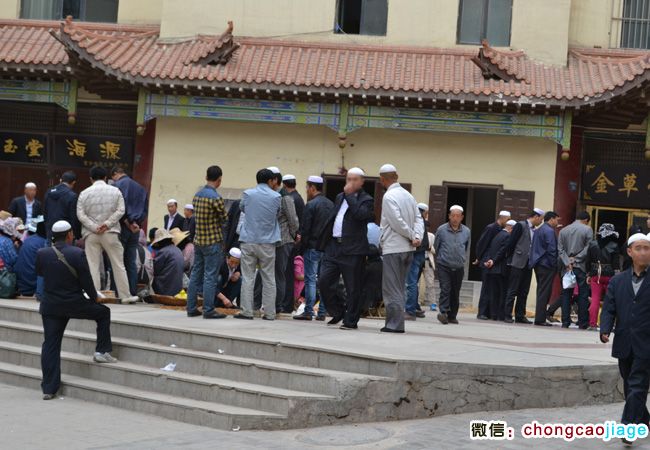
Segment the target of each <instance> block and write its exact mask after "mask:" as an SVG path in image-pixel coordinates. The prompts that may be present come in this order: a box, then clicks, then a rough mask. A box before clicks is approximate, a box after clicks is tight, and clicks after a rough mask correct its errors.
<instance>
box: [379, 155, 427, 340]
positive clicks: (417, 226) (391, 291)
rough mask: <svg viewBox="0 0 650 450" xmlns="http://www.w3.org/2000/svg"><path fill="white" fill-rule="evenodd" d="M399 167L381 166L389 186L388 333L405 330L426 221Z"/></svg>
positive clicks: (385, 234)
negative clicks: (408, 287) (410, 282)
mask: <svg viewBox="0 0 650 450" xmlns="http://www.w3.org/2000/svg"><path fill="white" fill-rule="evenodd" d="M398 179H399V176H398V175H397V169H396V168H395V166H393V165H392V164H384V165H383V166H381V168H380V169H379V182H380V183H381V185H382V186H383V187H384V189H386V193H385V194H384V198H383V200H382V202H381V224H380V226H381V248H382V254H383V257H382V268H383V274H382V283H381V290H382V294H383V298H384V307H385V309H386V323H385V325H384V327H383V328H382V329H381V331H382V332H385V333H404V308H405V306H406V291H405V289H404V287H405V284H406V274H407V272H408V269H409V267H410V266H411V262H412V261H413V252H414V251H415V249H416V248H417V247H419V246H420V244H421V243H422V236H423V235H424V232H425V230H424V221H423V220H422V216H421V215H420V211H419V210H418V206H417V203H416V202H415V198H413V196H412V195H411V194H410V192H409V191H407V190H406V189H404V188H403V187H402V186H401V185H400V184H399V183H398V182H397V180H398Z"/></svg>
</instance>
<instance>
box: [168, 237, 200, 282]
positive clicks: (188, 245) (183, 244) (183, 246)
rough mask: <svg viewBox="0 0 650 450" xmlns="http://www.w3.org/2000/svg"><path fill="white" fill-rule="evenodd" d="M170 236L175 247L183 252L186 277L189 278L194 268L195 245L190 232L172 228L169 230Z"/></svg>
mask: <svg viewBox="0 0 650 450" xmlns="http://www.w3.org/2000/svg"><path fill="white" fill-rule="evenodd" d="M169 234H171V235H172V241H173V242H174V245H175V246H176V247H178V248H179V250H180V251H181V252H183V260H184V261H185V275H187V276H188V277H189V276H190V274H191V273H192V266H193V265H194V244H193V243H192V240H191V238H190V232H189V231H182V230H181V229H180V228H172V229H171V230H169Z"/></svg>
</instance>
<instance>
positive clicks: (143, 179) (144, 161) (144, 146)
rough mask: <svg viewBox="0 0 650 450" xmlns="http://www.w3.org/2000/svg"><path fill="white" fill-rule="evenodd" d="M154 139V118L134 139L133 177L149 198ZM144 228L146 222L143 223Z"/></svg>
mask: <svg viewBox="0 0 650 450" xmlns="http://www.w3.org/2000/svg"><path fill="white" fill-rule="evenodd" d="M155 141H156V119H152V120H150V121H149V122H147V127H146V128H145V130H144V134H143V135H142V136H137V137H136V139H135V162H134V166H133V179H134V180H135V181H137V182H138V183H140V184H141V185H142V186H144V188H145V189H146V190H147V195H148V196H149V198H151V178H152V177H153V156H154V144H155ZM145 229H146V224H145Z"/></svg>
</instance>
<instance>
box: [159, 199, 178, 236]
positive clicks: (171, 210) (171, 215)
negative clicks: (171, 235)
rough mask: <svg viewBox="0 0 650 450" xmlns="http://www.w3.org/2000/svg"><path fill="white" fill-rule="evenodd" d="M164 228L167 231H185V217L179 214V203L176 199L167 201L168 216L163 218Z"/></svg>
mask: <svg viewBox="0 0 650 450" xmlns="http://www.w3.org/2000/svg"><path fill="white" fill-rule="evenodd" d="M163 228H164V229H165V230H167V231H169V230H171V229H172V228H180V229H181V230H182V229H183V216H181V215H180V214H179V213H178V201H177V200H176V199H175V198H170V199H169V200H167V214H165V217H164V218H163Z"/></svg>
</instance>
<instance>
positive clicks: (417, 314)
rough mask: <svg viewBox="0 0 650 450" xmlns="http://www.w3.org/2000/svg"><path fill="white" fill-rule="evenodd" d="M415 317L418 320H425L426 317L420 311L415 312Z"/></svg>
mask: <svg viewBox="0 0 650 450" xmlns="http://www.w3.org/2000/svg"><path fill="white" fill-rule="evenodd" d="M415 317H417V318H418V319H424V318H425V317H426V316H425V315H424V311H422V310H421V309H418V310H417V311H415Z"/></svg>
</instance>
